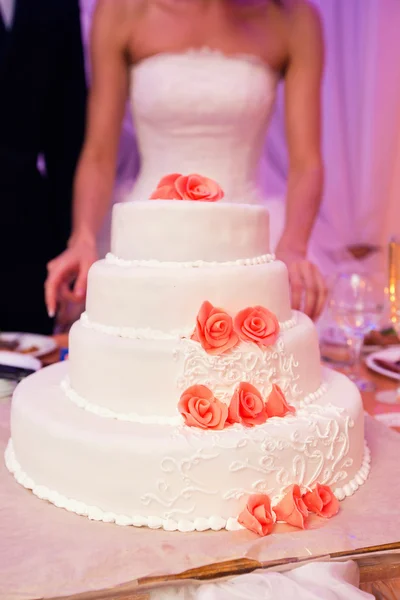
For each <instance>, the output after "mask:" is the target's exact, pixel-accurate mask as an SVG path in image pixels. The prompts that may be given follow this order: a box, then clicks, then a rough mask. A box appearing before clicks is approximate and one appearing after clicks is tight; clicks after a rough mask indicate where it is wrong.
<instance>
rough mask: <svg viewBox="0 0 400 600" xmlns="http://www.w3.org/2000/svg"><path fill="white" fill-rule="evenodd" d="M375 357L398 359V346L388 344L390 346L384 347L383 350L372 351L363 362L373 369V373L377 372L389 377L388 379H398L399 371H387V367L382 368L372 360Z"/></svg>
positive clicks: (399, 356) (399, 347)
mask: <svg viewBox="0 0 400 600" xmlns="http://www.w3.org/2000/svg"><path fill="white" fill-rule="evenodd" d="M375 358H380V359H383V360H389V361H392V362H395V361H396V360H400V346H390V348H385V350H379V352H373V353H372V354H369V355H368V356H367V357H366V359H365V364H366V365H367V367H368V368H369V369H371V371H375V373H379V374H380V375H385V377H389V378H390V379H395V380H396V381H400V373H394V372H393V371H388V370H387V369H384V368H383V367H381V366H379V365H377V364H376V363H375V360H374V359H375Z"/></svg>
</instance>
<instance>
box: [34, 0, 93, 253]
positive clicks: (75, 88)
mask: <svg viewBox="0 0 400 600" xmlns="http://www.w3.org/2000/svg"><path fill="white" fill-rule="evenodd" d="M55 5H56V6H58V10H57V15H56V19H55V20H56V21H57V23H55V24H54V27H55V29H54V32H55V33H56V35H55V38H54V39H55V48H56V52H55V56H54V62H53V65H54V67H53V73H51V74H50V84H49V94H48V100H47V103H46V114H45V115H44V120H45V123H46V125H45V137H44V149H43V153H44V158H45V163H46V171H47V178H48V182H49V185H50V202H51V208H52V210H51V211H50V214H52V221H53V223H52V225H53V226H54V229H53V233H54V234H55V236H54V237H55V239H56V245H57V246H59V247H58V251H59V252H61V251H62V250H63V249H64V248H65V244H66V241H67V239H68V236H69V234H70V228H71V207H72V188H73V179H74V173H75V169H76V164H77V161H78V158H79V154H80V151H81V148H82V143H83V138H84V130H85V114H86V79H85V63H84V54H83V44H82V33H81V22H80V10H79V4H78V0H66V1H64V0H57V2H55V3H54V4H53V6H55Z"/></svg>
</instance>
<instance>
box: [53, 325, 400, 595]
mask: <svg viewBox="0 0 400 600" xmlns="http://www.w3.org/2000/svg"><path fill="white" fill-rule="evenodd" d="M55 339H56V342H57V344H58V345H59V347H67V343H68V341H67V336H66V335H60V336H55ZM324 350H326V348H325V349H324ZM58 358H59V352H58V351H56V352H54V353H52V354H51V355H49V356H47V357H44V360H43V364H45V365H48V364H51V363H53V362H56V361H57V360H58ZM363 371H364V374H365V375H366V376H367V377H369V378H370V379H371V380H372V381H374V383H375V384H376V386H377V388H378V389H379V390H380V389H394V388H395V387H396V383H395V382H393V381H392V380H389V379H387V378H385V377H383V376H381V375H379V374H375V373H372V372H370V371H369V370H368V369H367V368H366V367H365V366H364V367H363ZM363 401H364V406H365V409H366V411H367V412H368V413H369V414H370V415H371V416H376V415H377V414H381V413H382V412H393V411H395V410H398V411H400V405H399V406H398V407H397V406H389V405H383V404H380V403H378V402H377V401H376V398H375V393H365V394H363ZM357 562H358V565H359V568H360V574H361V588H362V589H364V590H365V591H368V592H370V593H375V594H376V597H377V598H378V597H379V598H382V599H385V598H400V551H398V552H391V553H390V554H384V555H380V556H373V557H370V556H368V555H365V556H362V557H361V558H358V559H357ZM254 566H255V565H254V564H251V562H250V561H247V560H245V559H244V560H239V561H232V562H230V563H227V564H225V565H221V564H214V565H207V566H204V567H200V568H199V569H197V570H196V573H195V574H192V576H193V577H196V578H199V579H213V578H218V577H219V576H221V573H222V572H223V573H225V574H226V575H235V574H239V573H243V572H246V571H248V570H251V569H253V568H254ZM70 598H71V599H72V598H75V599H76V600H78V599H80V598H82V600H83V598H85V599H87V600H95V599H96V600H99V599H100V598H114V599H117V598H118V599H119V600H138V599H139V598H140V600H142V599H143V600H145V599H146V593H143V594H140V595H138V594H137V593H135V592H133V591H132V588H129V586H128V587H126V586H122V587H120V588H115V589H113V590H107V591H106V590H104V592H103V593H102V592H100V593H99V592H96V593H95V594H93V593H92V594H85V595H84V596H75V597H72V596H71V597H70Z"/></svg>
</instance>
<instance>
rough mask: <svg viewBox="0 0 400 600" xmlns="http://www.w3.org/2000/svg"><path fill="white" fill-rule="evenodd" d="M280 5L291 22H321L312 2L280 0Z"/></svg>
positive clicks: (305, 0) (306, 0)
mask: <svg viewBox="0 0 400 600" xmlns="http://www.w3.org/2000/svg"><path fill="white" fill-rule="evenodd" d="M278 3H279V5H280V6H281V7H282V9H284V11H285V14H286V17H287V18H288V19H289V20H290V21H291V22H304V21H307V22H314V23H319V21H320V15H319V11H318V9H317V7H316V6H315V4H313V3H312V2H310V0H279V1H278Z"/></svg>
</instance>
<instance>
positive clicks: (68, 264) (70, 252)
mask: <svg viewBox="0 0 400 600" xmlns="http://www.w3.org/2000/svg"><path fill="white" fill-rule="evenodd" d="M96 260H97V249H96V245H95V244H92V243H88V242H86V241H76V242H73V243H71V244H70V246H69V247H68V248H67V249H66V250H65V251H64V252H62V254H60V255H59V256H57V257H56V258H54V259H53V260H52V261H50V262H49V263H48V265H47V270H48V276H47V279H46V283H45V298H46V306H47V312H48V313H49V316H50V317H54V316H55V314H56V310H57V302H58V300H59V298H62V299H64V300H70V301H72V302H81V301H82V300H83V299H84V298H85V294H86V285H87V277H88V272H89V269H90V267H91V266H92V264H93V263H94V262H95V261H96Z"/></svg>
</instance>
